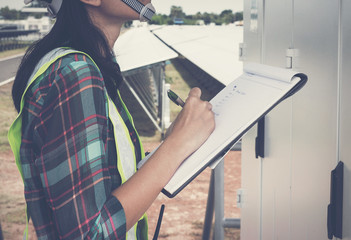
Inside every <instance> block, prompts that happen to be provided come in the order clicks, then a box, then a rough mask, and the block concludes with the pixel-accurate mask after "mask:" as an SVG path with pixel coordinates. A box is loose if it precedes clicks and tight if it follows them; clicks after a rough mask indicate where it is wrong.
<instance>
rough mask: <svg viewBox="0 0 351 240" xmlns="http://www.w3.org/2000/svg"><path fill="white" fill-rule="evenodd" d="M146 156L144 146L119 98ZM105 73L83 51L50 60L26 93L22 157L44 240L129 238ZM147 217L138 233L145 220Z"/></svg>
mask: <svg viewBox="0 0 351 240" xmlns="http://www.w3.org/2000/svg"><path fill="white" fill-rule="evenodd" d="M114 102H115V104H116V107H117V109H118V111H119V113H120V114H121V116H122V118H123V120H124V121H125V123H126V125H127V127H128V129H129V131H130V135H131V139H132V141H133V143H134V145H135V154H136V159H137V161H140V158H141V156H140V155H141V154H140V144H139V140H138V137H137V135H136V132H135V130H134V127H133V126H132V123H131V122H130V121H129V120H128V117H127V115H126V113H125V110H124V108H123V107H122V104H121V101H120V100H119V99H115V100H114ZM107 106H108V105H107V99H106V90H105V86H104V81H103V78H102V75H101V73H100V71H99V70H98V69H97V67H96V66H95V64H94V63H93V62H92V61H91V60H89V58H87V57H86V56H84V55H82V54H69V55H67V56H65V57H63V58H61V59H59V60H57V61H56V62H55V63H54V64H53V65H51V66H50V67H49V68H48V70H47V71H46V72H45V73H44V74H42V75H41V76H40V77H39V79H38V80H37V81H36V82H35V83H33V84H32V86H31V87H30V88H29V90H28V91H27V93H26V95H25V105H24V109H23V118H22V123H23V124H22V144H21V149H20V159H21V162H22V171H23V176H24V188H25V189H24V193H25V199H26V202H27V207H28V213H29V215H30V217H31V219H32V221H33V224H34V227H35V230H36V233H37V236H38V239H124V238H125V235H126V219H125V213H124V210H123V207H122V205H121V203H120V202H119V201H118V199H116V198H115V197H114V196H112V195H111V192H112V191H113V190H114V189H116V188H118V187H119V186H120V185H121V177H120V175H119V173H118V170H117V155H116V147H115V142H114V134H113V126H112V123H111V122H110V120H109V119H108V107H107ZM144 224H145V223H144V222H141V223H140V224H139V227H138V231H137V236H138V237H139V239H140V237H141V236H140V235H141V234H140V231H141V228H142V227H143V226H145V225H144Z"/></svg>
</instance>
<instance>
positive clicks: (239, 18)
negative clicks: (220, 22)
mask: <svg viewBox="0 0 351 240" xmlns="http://www.w3.org/2000/svg"><path fill="white" fill-rule="evenodd" d="M243 19H244V17H243V12H236V13H235V14H234V21H235V22H236V21H242V20H243Z"/></svg>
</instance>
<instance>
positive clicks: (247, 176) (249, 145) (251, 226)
mask: <svg viewBox="0 0 351 240" xmlns="http://www.w3.org/2000/svg"><path fill="white" fill-rule="evenodd" d="M263 12H264V11H263V1H262V0H244V24H245V26H244V47H245V49H244V54H245V55H244V57H243V60H244V63H245V62H258V63H260V62H261V59H262V54H261V49H262V31H263ZM256 131H257V130H256V127H253V128H252V129H251V130H250V131H249V132H248V133H247V134H246V135H245V137H244V138H243V139H242V161H241V164H242V165H241V169H242V170H241V187H242V189H243V193H242V194H243V195H242V209H241V231H240V235H241V239H244V240H245V239H246V240H250V239H261V231H260V226H261V225H260V224H261V222H260V215H261V214H260V209H261V208H260V204H261V195H260V194H261V185H260V183H261V164H260V161H259V160H258V159H256V158H255V136H256Z"/></svg>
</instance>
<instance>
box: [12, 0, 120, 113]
mask: <svg viewBox="0 0 351 240" xmlns="http://www.w3.org/2000/svg"><path fill="white" fill-rule="evenodd" d="M58 47H71V48H73V49H75V50H79V51H82V52H85V53H87V54H88V55H89V56H91V57H92V58H93V59H94V61H95V63H96V64H97V65H98V67H99V69H100V71H101V73H102V75H103V78H104V82H105V86H106V89H107V92H108V94H109V96H110V97H111V98H112V99H115V97H116V96H117V91H116V90H117V88H118V87H119V85H120V83H121V82H122V81H123V78H122V76H121V73H120V68H119V66H118V64H116V63H115V62H114V61H113V57H112V52H111V49H110V47H109V45H108V42H107V39H106V37H105V35H104V34H103V33H102V32H101V31H100V30H99V29H98V28H97V27H95V25H94V24H93V23H92V21H91V19H90V16H89V14H88V12H87V10H86V8H85V6H84V3H82V2H81V1H80V0H64V1H63V3H62V7H61V9H60V11H59V13H58V15H57V19H56V23H55V24H54V26H53V28H52V29H51V31H50V32H49V33H48V34H47V35H46V36H45V37H44V38H42V39H41V40H39V41H37V42H35V43H34V44H33V45H31V46H30V47H29V49H28V50H27V52H26V54H25V55H24V57H23V59H22V62H21V64H20V66H19V69H18V71H17V75H16V78H15V82H14V84H13V88H12V99H13V102H14V105H15V108H16V109H17V111H19V110H20V102H21V97H22V95H23V92H24V90H25V88H26V85H27V82H28V80H29V78H30V76H31V74H32V72H33V69H34V68H35V66H36V65H37V63H38V62H39V60H40V59H41V58H42V57H43V56H44V55H45V54H46V53H48V52H50V51H51V50H53V49H55V48H58Z"/></svg>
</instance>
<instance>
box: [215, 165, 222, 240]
mask: <svg viewBox="0 0 351 240" xmlns="http://www.w3.org/2000/svg"><path fill="white" fill-rule="evenodd" d="M214 175H215V177H214V179H215V180H214V182H215V189H214V192H215V197H214V198H215V227H214V233H213V239H215V240H224V228H223V220H224V160H222V161H221V162H220V163H219V164H218V165H217V167H216V168H215V170H214Z"/></svg>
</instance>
